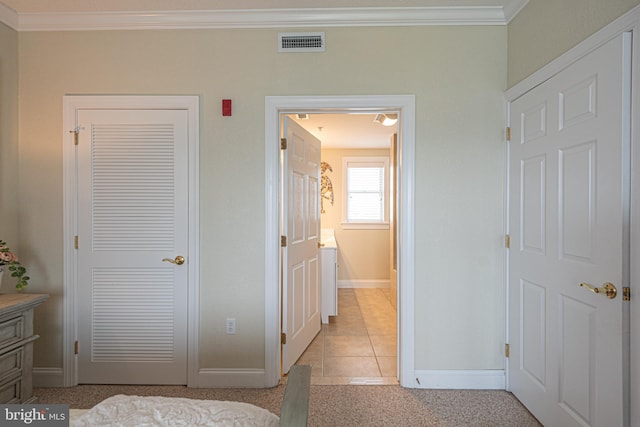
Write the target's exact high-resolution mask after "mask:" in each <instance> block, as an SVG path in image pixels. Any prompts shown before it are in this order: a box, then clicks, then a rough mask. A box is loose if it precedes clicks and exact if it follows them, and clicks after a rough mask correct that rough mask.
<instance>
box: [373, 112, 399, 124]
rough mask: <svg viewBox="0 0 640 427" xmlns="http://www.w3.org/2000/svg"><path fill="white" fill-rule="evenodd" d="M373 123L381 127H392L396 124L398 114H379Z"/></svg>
mask: <svg viewBox="0 0 640 427" xmlns="http://www.w3.org/2000/svg"><path fill="white" fill-rule="evenodd" d="M373 121H374V122H376V123H380V124H381V125H382V126H393V125H395V124H396V123H397V122H398V114H396V113H381V114H376V118H375V119H373Z"/></svg>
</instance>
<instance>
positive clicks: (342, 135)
mask: <svg viewBox="0 0 640 427" xmlns="http://www.w3.org/2000/svg"><path fill="white" fill-rule="evenodd" d="M375 116H376V115H375V114H371V113H366V114H355V113H354V114H330V113H318V114H308V117H309V118H308V119H307V120H301V119H299V118H297V116H296V115H295V114H294V115H290V116H289V117H291V118H292V119H293V120H294V121H296V122H297V123H299V124H300V125H301V126H302V127H303V128H305V129H306V130H308V131H309V132H311V134H313V136H315V137H316V138H318V139H319V140H320V141H321V142H322V148H389V145H390V143H391V136H392V135H393V134H394V133H396V132H397V130H398V125H397V124H396V125H394V126H382V125H381V124H379V123H376V122H374V121H373V119H374V118H375Z"/></svg>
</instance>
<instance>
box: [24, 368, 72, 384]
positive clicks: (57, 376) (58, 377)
mask: <svg viewBox="0 0 640 427" xmlns="http://www.w3.org/2000/svg"><path fill="white" fill-rule="evenodd" d="M32 375H33V386H34V387H64V371H63V370H62V368H33V371H32Z"/></svg>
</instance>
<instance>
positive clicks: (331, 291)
mask: <svg viewBox="0 0 640 427" xmlns="http://www.w3.org/2000/svg"><path fill="white" fill-rule="evenodd" d="M320 268H321V271H320V277H321V280H322V310H321V317H322V323H329V316H337V315H338V243H337V242H336V237H335V234H334V231H333V229H329V228H323V229H322V230H321V233H320Z"/></svg>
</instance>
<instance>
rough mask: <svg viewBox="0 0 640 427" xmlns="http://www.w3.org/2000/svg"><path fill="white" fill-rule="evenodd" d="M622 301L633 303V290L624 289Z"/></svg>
mask: <svg viewBox="0 0 640 427" xmlns="http://www.w3.org/2000/svg"><path fill="white" fill-rule="evenodd" d="M622 301H631V288H630V287H627V286H625V287H624V288H622Z"/></svg>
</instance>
